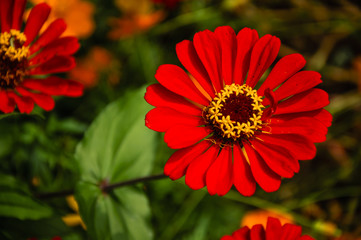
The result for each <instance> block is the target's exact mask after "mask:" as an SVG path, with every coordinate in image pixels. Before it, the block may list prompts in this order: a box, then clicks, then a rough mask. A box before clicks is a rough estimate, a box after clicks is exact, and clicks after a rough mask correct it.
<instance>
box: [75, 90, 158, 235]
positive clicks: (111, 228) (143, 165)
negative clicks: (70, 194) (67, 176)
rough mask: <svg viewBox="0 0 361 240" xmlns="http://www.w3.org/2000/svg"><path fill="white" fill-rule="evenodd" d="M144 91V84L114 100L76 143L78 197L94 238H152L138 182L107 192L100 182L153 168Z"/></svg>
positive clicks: (127, 177) (152, 144)
mask: <svg viewBox="0 0 361 240" xmlns="http://www.w3.org/2000/svg"><path fill="white" fill-rule="evenodd" d="M144 92H145V89H144V88H142V89H140V90H137V91H131V92H128V93H127V94H125V95H124V96H123V97H122V98H120V99H119V100H117V101H116V102H114V103H111V104H110V105H109V106H108V107H107V108H106V109H105V110H104V111H103V112H102V113H101V114H100V115H99V116H98V117H97V119H96V120H95V121H94V122H93V124H92V125H91V126H90V127H89V129H88V131H87V132H86V134H85V136H84V139H83V140H82V141H81V142H80V143H79V145H78V147H77V150H76V154H75V157H76V159H77V161H78V162H79V165H80V171H81V181H80V182H79V183H78V185H77V188H76V194H75V196H76V199H77V201H78V203H79V209H80V214H81V216H82V218H83V220H84V221H85V224H86V225H87V228H88V233H89V237H91V238H92V239H132V240H133V239H135V240H137V239H144V240H147V239H152V231H151V230H150V228H149V227H148V224H147V219H148V218H149V215H150V210H149V206H148V200H147V198H146V196H145V194H144V193H142V192H141V191H140V190H139V189H137V188H135V187H122V188H119V189H115V190H113V191H112V192H110V193H103V192H102V191H101V190H100V188H99V187H98V186H99V184H101V183H107V184H112V183H115V182H120V181H126V180H130V179H134V178H137V177H144V176H148V175H149V174H150V173H151V170H152V166H153V161H154V157H155V143H156V141H155V133H154V132H153V131H150V130H149V129H147V128H146V127H145V125H144V116H145V114H146V113H147V111H149V109H150V108H151V107H150V106H149V105H148V104H147V103H146V102H145V101H144V98H143V96H144Z"/></svg>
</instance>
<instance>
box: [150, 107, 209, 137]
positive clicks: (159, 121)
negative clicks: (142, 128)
mask: <svg viewBox="0 0 361 240" xmlns="http://www.w3.org/2000/svg"><path fill="white" fill-rule="evenodd" d="M202 122H203V121H202V119H201V118H200V117H196V116H193V115H188V114H184V113H180V112H178V111H176V110H174V109H171V108H167V107H159V108H154V109H152V110H150V111H149V112H148V113H147V115H146V116H145V125H146V126H147V127H148V128H150V129H152V130H154V131H158V132H165V131H167V130H168V129H169V128H171V127H173V126H175V125H179V124H180V125H187V126H188V125H189V126H194V127H197V126H199V125H201V124H202ZM203 124H204V123H203Z"/></svg>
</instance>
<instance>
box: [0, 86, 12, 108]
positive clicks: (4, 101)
mask: <svg viewBox="0 0 361 240" xmlns="http://www.w3.org/2000/svg"><path fill="white" fill-rule="evenodd" d="M14 109H15V102H14V101H13V99H11V98H9V96H8V94H7V92H6V91H4V90H1V89H0V111H2V112H4V113H11V112H14Z"/></svg>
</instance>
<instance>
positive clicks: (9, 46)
mask: <svg viewBox="0 0 361 240" xmlns="http://www.w3.org/2000/svg"><path fill="white" fill-rule="evenodd" d="M25 41H26V37H25V35H24V34H23V33H21V32H19V31H17V30H10V33H8V32H4V33H1V34H0V88H3V89H9V88H10V89H13V88H15V87H16V86H17V85H19V84H20V83H21V82H22V81H23V79H24V76H25V75H26V70H27V68H28V66H29V62H28V54H29V47H25V46H23V44H24V42H25Z"/></svg>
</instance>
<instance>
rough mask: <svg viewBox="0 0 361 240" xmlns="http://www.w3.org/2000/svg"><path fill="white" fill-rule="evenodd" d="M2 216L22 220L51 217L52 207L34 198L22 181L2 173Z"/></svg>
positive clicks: (0, 213)
mask: <svg viewBox="0 0 361 240" xmlns="http://www.w3.org/2000/svg"><path fill="white" fill-rule="evenodd" d="M0 191H1V194H0V216H1V217H12V218H17V219H20V220H37V219H41V218H46V217H50V216H51V215H52V210H51V208H50V207H48V206H46V205H43V204H41V203H40V202H38V201H36V200H35V199H33V198H32V196H31V195H30V194H29V191H28V189H27V188H26V186H25V185H23V184H21V182H19V181H17V180H16V179H15V178H14V177H12V176H9V175H4V174H0Z"/></svg>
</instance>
